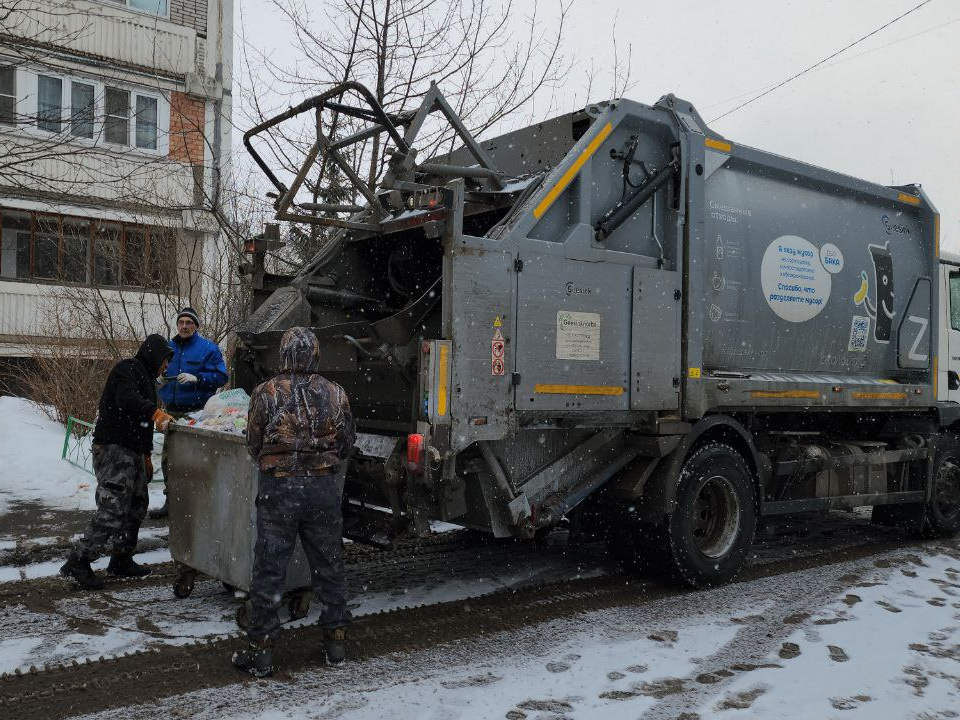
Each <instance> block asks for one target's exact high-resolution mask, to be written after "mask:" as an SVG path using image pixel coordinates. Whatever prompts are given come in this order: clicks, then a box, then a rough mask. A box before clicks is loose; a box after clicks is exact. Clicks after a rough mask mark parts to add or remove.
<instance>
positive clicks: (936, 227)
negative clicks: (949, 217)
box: [933, 213, 940, 258]
mask: <svg viewBox="0 0 960 720" xmlns="http://www.w3.org/2000/svg"><path fill="white" fill-rule="evenodd" d="M933 243H934V252H935V253H936V255H934V257H936V258H939V257H940V213H937V214H936V215H934V216H933Z"/></svg>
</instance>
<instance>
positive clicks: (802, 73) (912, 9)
mask: <svg viewBox="0 0 960 720" xmlns="http://www.w3.org/2000/svg"><path fill="white" fill-rule="evenodd" d="M931 1H932V0H923V2H922V3H920V4H919V5H916V6H915V7H912V8H910V9H909V10H907V11H906V12H905V13H903V14H902V15H898V16H897V17H895V18H894V19H893V20H890V21H889V22H886V23H884V24H883V25H881V26H880V27H878V28H877V29H876V30H873V31H871V32H869V33H867V34H866V35H864V36H863V37H862V38H860V39H859V40H854V41H853V42H852V43H850V44H849V45H845V46H843V47H842V48H840V49H839V50H837V51H836V52H834V53H831V54H830V55H828V56H827V57H825V58H823V60H820V61H819V62H816V63H814V64H813V65H811V66H810V67H808V68H805V69H803V70H801V71H800V72H798V73H797V74H796V75H791V76H790V77H788V78H787V79H786V80H784V81H782V82H779V83H777V84H776V85H774V86H773V87H772V88H770V89H769V90H766V91H765V92H762V93H760V94H759V95H757V96H756V97H753V98H751V99H749V100H747V101H746V102H743V103H740V104H739V105H737V106H736V107H735V108H733V109H732V110H727V112H725V113H724V114H723V115H718V116H717V117H715V118H713V120H711V121H710V122H711V123H715V122H716V121H717V120H722V119H723V118H725V117H726V116H727V115H731V114H732V113H735V112H736V111H737V110H740V109H742V108H745V107H746V106H747V105H749V104H750V103H752V102H756V101H757V100H759V99H760V98H762V97H764V96H765V95H769V94H770V93H772V92H773V91H774V90H777V89H779V88H782V87H783V86H784V85H786V84H787V83H789V82H792V81H794V80H796V79H797V78H798V77H800V76H801V75H806V74H807V73H808V72H810V71H811V70H813V69H815V68H818V67H820V66H821V65H823V64H824V63H825V62H828V61H830V60H832V59H833V58H835V57H836V56H837V55H840V54H841V53H843V52H845V51H847V50H849V49H850V48H852V47H853V46H854V45H858V44H860V43H862V42H863V41H864V40H866V39H867V38H870V37H873V36H874V35H876V34H877V33H878V32H880V31H881V30H884V29H886V28H888V27H890V26H891V25H893V24H894V23H895V22H897V21H898V20H902V19H903V18H905V17H906V16H907V15H909V14H910V13H914V12H916V11H917V10H919V9H920V8H922V7H923V6H924V5H928V4H929V3H930V2H931Z"/></svg>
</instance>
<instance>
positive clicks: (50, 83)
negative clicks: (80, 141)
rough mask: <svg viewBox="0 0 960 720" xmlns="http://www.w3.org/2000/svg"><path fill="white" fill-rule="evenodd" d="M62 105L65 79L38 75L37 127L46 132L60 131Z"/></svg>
mask: <svg viewBox="0 0 960 720" xmlns="http://www.w3.org/2000/svg"><path fill="white" fill-rule="evenodd" d="M62 105H63V80H61V79H60V78H55V77H50V76H49V75H37V127H38V128H40V129H41V130H45V131H46V132H52V133H58V132H60V118H61V115H62V113H63V108H62Z"/></svg>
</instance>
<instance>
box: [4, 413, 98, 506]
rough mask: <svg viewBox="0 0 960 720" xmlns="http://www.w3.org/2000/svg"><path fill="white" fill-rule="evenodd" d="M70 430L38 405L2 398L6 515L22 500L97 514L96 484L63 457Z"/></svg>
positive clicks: (91, 477) (91, 478)
mask: <svg viewBox="0 0 960 720" xmlns="http://www.w3.org/2000/svg"><path fill="white" fill-rule="evenodd" d="M65 433H66V429H65V428H64V426H63V425H61V424H60V423H58V422H54V421H53V420H50V419H49V418H48V417H47V416H46V415H44V414H43V413H42V412H41V411H40V409H39V408H38V407H37V406H36V405H34V404H33V403H31V402H29V401H27V400H24V399H23V398H16V397H0V513H4V512H7V511H8V510H9V508H10V505H11V504H13V503H14V502H17V501H22V502H39V503H41V504H43V505H45V506H47V507H49V508H54V509H61V510H93V509H94V508H95V507H96V504H95V502H94V492H95V490H96V481H95V480H94V478H93V476H92V475H90V474H89V473H86V472H84V471H83V470H81V469H80V468H77V467H74V466H73V465H71V464H70V463H68V462H67V461H66V460H62V459H61V458H60V454H61V452H62V451H63V438H64V434H65Z"/></svg>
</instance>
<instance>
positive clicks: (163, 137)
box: [0, 61, 170, 158]
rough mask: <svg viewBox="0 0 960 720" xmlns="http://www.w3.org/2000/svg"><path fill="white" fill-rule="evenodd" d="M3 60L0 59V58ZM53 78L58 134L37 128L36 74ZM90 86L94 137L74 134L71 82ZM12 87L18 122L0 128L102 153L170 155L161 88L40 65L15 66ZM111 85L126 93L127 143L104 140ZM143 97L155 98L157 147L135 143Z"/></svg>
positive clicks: (167, 111)
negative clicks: (56, 91) (57, 86)
mask: <svg viewBox="0 0 960 720" xmlns="http://www.w3.org/2000/svg"><path fill="white" fill-rule="evenodd" d="M0 62H2V61H0ZM41 75H45V76H47V77H51V78H56V79H59V80H60V81H61V103H60V110H61V113H60V119H61V129H60V132H59V133H51V132H49V131H46V130H41V129H40V128H39V127H37V114H38V106H39V97H38V94H39V84H40V81H39V77H40V76H41ZM75 83H76V84H80V85H88V86H92V87H93V137H92V138H86V137H83V136H77V135H73V120H74V113H73V86H74V84H75ZM14 87H15V89H16V90H17V97H16V99H15V104H16V106H17V107H18V118H19V119H20V121H19V122H18V123H17V125H16V126H14V125H6V124H4V125H2V126H0V127H3V128H13V127H16V128H18V129H20V130H21V131H22V132H24V133H26V134H28V135H30V136H31V137H34V138H42V139H45V140H49V139H50V138H52V137H56V138H57V141H58V142H63V143H66V144H74V145H80V146H83V147H98V148H101V149H102V150H104V151H105V152H116V153H124V154H133V155H136V154H140V155H143V156H147V157H150V158H166V157H167V156H168V155H169V154H170V100H169V97H168V96H167V94H165V93H164V92H163V91H160V90H153V89H151V88H143V87H139V86H136V85H130V84H128V83H124V82H105V81H103V80H100V79H98V78H92V77H88V76H84V75H80V74H65V73H62V72H59V71H54V70H52V69H50V68H45V67H41V66H36V67H30V68H22V67H20V68H15V78H14ZM108 87H110V88H114V89H116V90H120V91H122V92H126V93H128V95H129V107H128V115H127V119H126V120H127V142H126V144H123V145H121V144H119V143H112V142H109V143H108V142H106V137H105V132H106V131H105V126H106V123H105V120H106V91H107V88H108ZM139 97H144V98H149V99H151V100H154V101H155V102H156V106H157V138H156V145H157V147H156V149H152V148H149V147H143V146H138V145H137V144H136V130H137V114H136V112H135V109H136V105H137V98H139Z"/></svg>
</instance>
